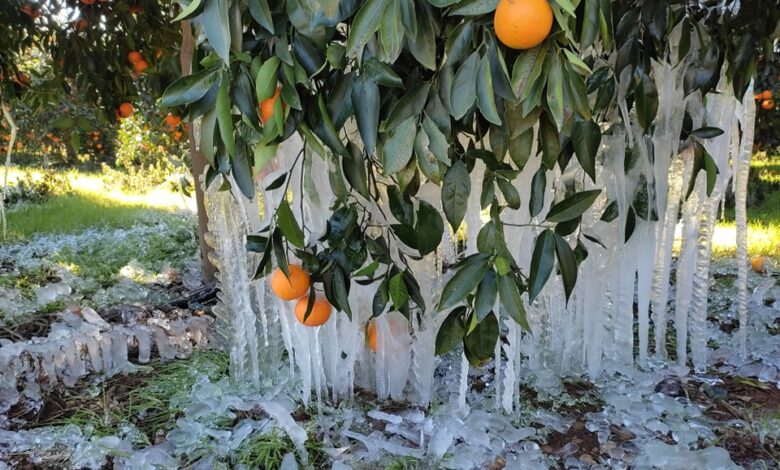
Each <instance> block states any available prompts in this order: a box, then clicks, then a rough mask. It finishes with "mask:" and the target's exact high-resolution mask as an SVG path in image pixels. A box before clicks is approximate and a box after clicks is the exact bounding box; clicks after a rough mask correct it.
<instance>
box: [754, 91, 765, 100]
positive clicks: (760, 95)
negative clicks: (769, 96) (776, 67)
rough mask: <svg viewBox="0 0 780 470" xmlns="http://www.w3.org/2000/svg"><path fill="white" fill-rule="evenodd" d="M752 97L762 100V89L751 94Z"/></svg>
mask: <svg viewBox="0 0 780 470" xmlns="http://www.w3.org/2000/svg"><path fill="white" fill-rule="evenodd" d="M753 97H754V98H755V99H757V100H762V99H764V92H762V91H759V92H758V93H756V94H755V95H753Z"/></svg>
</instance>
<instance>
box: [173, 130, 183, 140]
mask: <svg viewBox="0 0 780 470" xmlns="http://www.w3.org/2000/svg"><path fill="white" fill-rule="evenodd" d="M181 135H182V134H181V131H174V132H173V140H175V141H176V142H178V141H180V140H181Z"/></svg>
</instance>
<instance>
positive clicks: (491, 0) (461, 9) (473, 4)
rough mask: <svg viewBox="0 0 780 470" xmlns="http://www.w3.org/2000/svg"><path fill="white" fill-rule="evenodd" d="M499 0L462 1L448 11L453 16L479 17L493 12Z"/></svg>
mask: <svg viewBox="0 0 780 470" xmlns="http://www.w3.org/2000/svg"><path fill="white" fill-rule="evenodd" d="M498 1H499V0H463V1H461V2H459V4H458V6H457V7H455V8H453V9H452V10H450V15H453V16H456V15H457V16H481V15H485V14H487V13H490V12H491V11H495V9H496V7H497V6H498Z"/></svg>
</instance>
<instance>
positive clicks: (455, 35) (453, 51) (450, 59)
mask: <svg viewBox="0 0 780 470" xmlns="http://www.w3.org/2000/svg"><path fill="white" fill-rule="evenodd" d="M472 39H474V23H472V22H471V21H464V22H463V23H461V24H459V25H458V26H456V27H455V29H454V30H453V31H452V32H451V33H450V34H449V35H448V36H447V41H446V42H445V43H444V52H445V53H446V54H447V64H448V65H455V64H457V63H458V61H460V59H462V58H463V55H464V54H465V53H466V51H468V49H469V47H470V46H471V41H472Z"/></svg>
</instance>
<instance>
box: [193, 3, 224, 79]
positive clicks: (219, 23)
mask: <svg viewBox="0 0 780 470" xmlns="http://www.w3.org/2000/svg"><path fill="white" fill-rule="evenodd" d="M204 1H205V2H206V3H205V4H204V5H203V14H202V15H200V19H201V22H202V24H203V31H204V32H205V33H206V38H207V39H208V40H209V45H210V46H211V48H212V49H214V52H216V53H217V55H218V56H219V58H220V59H222V61H223V62H225V63H226V64H229V63H230V28H229V23H228V9H229V5H228V0H204Z"/></svg>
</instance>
